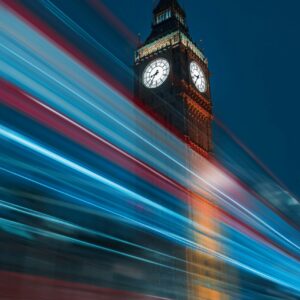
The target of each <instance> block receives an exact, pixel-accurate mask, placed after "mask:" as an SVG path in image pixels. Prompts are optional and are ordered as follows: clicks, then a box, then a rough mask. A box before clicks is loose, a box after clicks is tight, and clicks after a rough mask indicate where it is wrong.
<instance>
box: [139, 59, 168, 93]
mask: <svg viewBox="0 0 300 300" xmlns="http://www.w3.org/2000/svg"><path fill="white" fill-rule="evenodd" d="M169 73H170V64H169V62H168V61H167V60H166V59H165V58H157V59H155V60H153V61H152V62H150V63H149V64H148V65H147V67H146V68H145V70H144V72H143V84H144V85H145V86H146V87H147V88H150V89H155V88H157V87H159V86H161V85H162V84H163V83H164V82H165V81H166V79H167V78H168V76H169Z"/></svg>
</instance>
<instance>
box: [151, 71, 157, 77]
mask: <svg viewBox="0 0 300 300" xmlns="http://www.w3.org/2000/svg"><path fill="white" fill-rule="evenodd" d="M158 73H159V72H158V70H156V72H155V73H154V74H152V75H151V76H150V77H151V78H154V77H155V76H156V75H157V74H158Z"/></svg>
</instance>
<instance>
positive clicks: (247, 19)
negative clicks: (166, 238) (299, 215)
mask: <svg viewBox="0 0 300 300" xmlns="http://www.w3.org/2000/svg"><path fill="white" fill-rule="evenodd" d="M103 2H104V3H105V4H107V5H108V6H109V7H110V9H111V10H112V11H113V12H115V14H116V15H117V16H118V17H119V18H120V19H121V20H122V21H123V22H124V23H125V24H126V25H127V26H128V27H129V28H130V29H131V31H132V32H134V33H136V34H137V33H140V34H141V37H142V39H143V40H144V39H145V38H146V37H147V35H148V34H149V31H150V25H151V16H152V14H151V11H152V5H153V4H152V3H153V1H151V0H143V1H141V0H122V1H120V0H105V1H103ZM181 3H182V5H183V7H184V9H185V11H186V13H187V21H188V24H189V28H190V32H191V36H192V38H193V40H194V41H195V42H196V43H197V44H198V45H199V46H200V47H202V48H204V53H205V55H206V56H207V57H208V61H209V67H210V71H211V73H212V77H211V87H212V95H213V103H214V113H215V115H216V116H217V117H218V118H219V119H220V120H222V121H223V123H224V124H225V125H226V126H227V127H228V128H229V129H230V130H231V131H232V132H233V133H234V134H235V135H236V136H237V137H238V138H239V139H240V140H241V141H242V142H243V143H244V144H245V145H246V146H247V147H248V148H249V149H250V150H251V151H252V152H254V153H255V155H256V156H257V157H258V158H259V159H260V160H261V161H262V162H263V163H264V164H265V165H266V166H267V167H268V168H269V169H270V170H271V171H272V172H273V173H274V174H275V175H276V176H277V177H278V178H279V179H280V180H281V181H283V182H284V183H285V184H286V185H287V186H288V188H289V189H290V190H291V192H293V193H295V194H296V195H297V196H298V198H299V196H300V141H299V130H300V125H299V116H298V114H299V112H300V104H299V101H300V96H299V87H300V82H299V79H300V76H299V69H300V57H299V55H300V39H299V37H300V18H299V15H298V13H299V11H300V1H298V0H287V1H279V0H255V1H250V0H248V1H241V0H227V1H224V0H197V1H196V0H182V1H181ZM200 40H202V42H200Z"/></svg>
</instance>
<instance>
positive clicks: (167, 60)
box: [135, 0, 229, 300]
mask: <svg viewBox="0 0 300 300" xmlns="http://www.w3.org/2000/svg"><path fill="white" fill-rule="evenodd" d="M135 76H136V80H135V97H136V101H137V103H138V104H140V105H141V106H142V107H143V109H144V110H146V111H147V112H148V113H149V114H151V115H152V116H154V117H155V118H156V119H157V120H158V121H160V122H161V124H163V125H164V126H165V127H167V128H168V129H170V130H172V131H173V132H174V133H176V134H177V135H178V136H179V137H180V138H181V139H182V140H183V141H184V142H185V143H186V144H187V145H188V146H189V147H190V148H192V149H193V150H194V151H188V152H187V157H186V163H187V165H191V166H193V167H194V168H197V166H198V165H199V168H201V164H199V155H198V154H200V155H201V156H205V157H208V156H209V155H210V154H211V152H212V129H211V123H212V119H213V114H212V102H211V93H210V81H209V70H208V62H207V59H206V58H205V56H204V54H203V52H202V51H201V49H199V48H198V47H197V45H196V44H195V43H194V42H193V41H192V38H191V36H190V33H189V28H188V26H187V23H186V15H185V12H184V10H183V9H182V7H181V6H180V4H179V2H178V1H177V0H160V1H159V2H158V3H157V5H156V6H155V8H154V10H153V21H152V30H151V33H150V35H149V37H148V38H147V39H146V41H145V42H144V44H142V45H141V46H140V47H139V48H138V49H137V50H136V53H135ZM201 156H200V157H201ZM187 176H188V174H187ZM186 202H187V203H188V205H189V209H188V210H189V215H188V217H189V218H190V219H192V220H193V221H194V222H195V223H197V224H199V226H202V227H203V228H207V229H209V230H211V231H214V232H217V231H219V230H220V229H219V226H218V224H217V223H216V220H217V219H218V218H217V214H218V212H217V210H216V209H215V208H214V207H213V206H212V205H211V203H210V202H209V201H207V200H206V199H203V198H201V197H197V196H193V195H187V199H186ZM191 238H192V239H193V240H194V241H195V242H196V243H199V244H201V245H202V246H204V247H207V248H209V249H211V250H213V251H220V246H219V245H218V243H217V242H216V241H215V240H212V239H209V238H207V237H206V236H205V235H201V234H199V233H197V232H195V233H194V235H193V236H192V237H191ZM177 255H179V256H180V254H178V253H177ZM180 257H182V258H183V259H185V260H186V268H187V274H191V275H187V297H186V298H185V299H207V300H221V299H229V298H228V297H227V296H226V295H225V294H224V293H222V292H221V288H220V287H221V286H222V280H221V279H220V278H222V274H223V269H224V267H223V265H222V264H221V263H220V262H218V261H217V260H216V259H215V258H213V257H211V256H209V255H207V254H205V253H200V252H198V251H194V250H191V249H187V250H186V252H185V254H182V255H181V256H180ZM180 299H181V298H180Z"/></svg>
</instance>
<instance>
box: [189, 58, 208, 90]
mask: <svg viewBox="0 0 300 300" xmlns="http://www.w3.org/2000/svg"><path fill="white" fill-rule="evenodd" d="M190 72H191V77H192V80H193V82H194V84H195V86H196V88H197V89H198V90H199V91H200V92H201V93H204V92H205V91H206V88H207V83H206V79H205V75H204V72H203V71H202V69H201V67H200V66H199V65H198V64H197V63H196V62H195V61H192V62H191V64H190Z"/></svg>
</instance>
